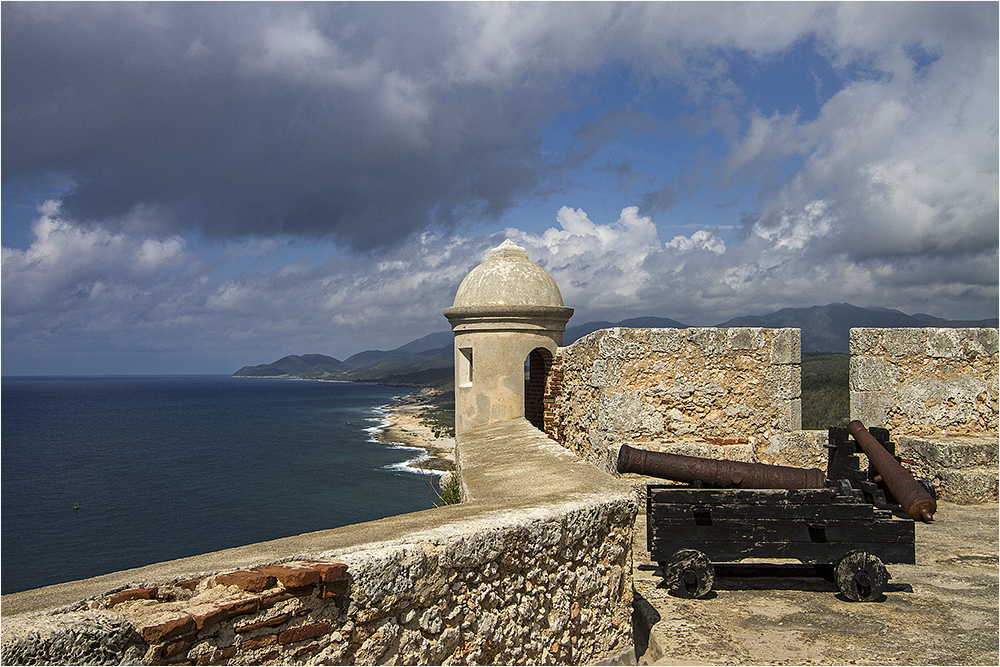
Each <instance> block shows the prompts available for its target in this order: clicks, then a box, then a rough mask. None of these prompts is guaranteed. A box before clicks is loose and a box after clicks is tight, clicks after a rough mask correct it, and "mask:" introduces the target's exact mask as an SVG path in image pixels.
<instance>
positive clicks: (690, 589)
mask: <svg viewBox="0 0 1000 667" xmlns="http://www.w3.org/2000/svg"><path fill="white" fill-rule="evenodd" d="M660 568H661V569H662V570H663V583H664V584H666V586H667V590H669V591H670V592H671V593H673V594H674V595H677V596H678V597H682V598H700V597H703V596H705V595H707V594H708V592H709V591H710V590H712V584H713V583H715V567H714V566H713V565H712V561H711V560H709V558H708V556H706V555H705V554H703V553H702V552H700V551H696V550H695V549H682V550H680V551H678V552H676V553H675V554H674V555H673V556H671V557H670V560H668V561H664V562H662V563H660Z"/></svg>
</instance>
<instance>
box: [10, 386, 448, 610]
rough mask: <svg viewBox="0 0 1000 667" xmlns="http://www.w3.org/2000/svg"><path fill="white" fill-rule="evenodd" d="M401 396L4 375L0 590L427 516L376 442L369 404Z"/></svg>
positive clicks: (417, 488)
mask: <svg viewBox="0 0 1000 667" xmlns="http://www.w3.org/2000/svg"><path fill="white" fill-rule="evenodd" d="M410 391H411V390H408V389H405V388H398V387H395V388H394V387H380V386H374V385H362V384H345V383H333V382H304V381H295V380H278V379H253V378H230V377H224V376H193V377H181V376H175V377H169V376H167V377H117V378H110V377H101V378H4V379H3V380H2V404H0V413H2V433H0V435H2V449H0V451H2V467H0V475H2V493H0V499H2V514H0V527H2V541H0V558H2V570H0V579H2V592H3V593H11V592H14V591H19V590H25V589H29V588H36V587H38V586H45V585H48V584H53V583H59V582H62V581H72V580H75V579H81V578H85V577H92V576H96V575H99V574H104V573H107V572H113V571H116V570H121V569H126V568H131V567H138V566H141V565H147V564H149V563H155V562H159V561H163V560H169V559H173V558H180V557H183V556H191V555H194V554H199V553H203V552H207V551H214V550H218V549H225V548H228V547H234V546H239V545H242V544H249V543H252V542H259V541H262V540H270V539H274V538H278V537H287V536H289V535H297V534H299V533H305V532H309V531H314V530H321V529H324V528H333V527H337V526H343V525H347V524H351V523H357V522H360V521H369V520H372V519H377V518H381V517H385V516H391V515H394V514H401V513H404V512H411V511H415V510H420V509H427V508H429V507H432V506H433V501H434V499H435V496H434V494H433V492H432V490H431V487H430V484H429V480H428V479H427V478H425V476H424V475H421V474H415V473H413V472H405V471H403V470H401V469H400V466H399V465H398V464H400V463H401V462H403V461H405V460H406V459H408V458H412V457H413V456H414V455H415V454H414V452H413V451H412V450H400V449H393V448H391V447H389V446H387V445H385V444H382V443H378V442H374V441H373V434H374V429H375V428H377V426H378V425H379V424H380V423H381V419H380V412H379V411H378V409H377V408H378V406H383V405H386V404H388V403H391V402H392V400H393V399H394V398H396V397H398V396H401V395H403V394H407V393H409V392H410ZM394 466H395V467H394ZM76 505H79V508H78V509H75V506H76Z"/></svg>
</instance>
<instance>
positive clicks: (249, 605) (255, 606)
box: [194, 598, 261, 630]
mask: <svg viewBox="0 0 1000 667" xmlns="http://www.w3.org/2000/svg"><path fill="white" fill-rule="evenodd" d="M260 610H261V601H260V599H259V598H250V599H249V600H237V601H236V602H230V603H228V604H224V605H221V606H219V607H216V608H215V610H214V611H210V612H208V613H207V614H202V615H200V616H195V617H194V622H195V625H196V627H197V628H198V629H199V630H204V629H205V628H208V627H211V626H213V625H215V624H216V623H221V622H222V621H225V620H227V619H230V618H235V617H236V616H245V615H246V614H255V613H257V612H258V611H260Z"/></svg>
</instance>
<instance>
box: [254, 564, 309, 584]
mask: <svg viewBox="0 0 1000 667" xmlns="http://www.w3.org/2000/svg"><path fill="white" fill-rule="evenodd" d="M254 570H256V571H257V572H263V573H264V574H269V575H272V576H274V577H276V578H277V579H278V581H280V582H281V584H282V585H283V586H284V587H285V588H299V587H301V586H308V585H310V584H315V583H317V582H319V572H317V571H316V570H314V569H312V568H311V567H294V566H290V565H264V566H263V567H255V568H254Z"/></svg>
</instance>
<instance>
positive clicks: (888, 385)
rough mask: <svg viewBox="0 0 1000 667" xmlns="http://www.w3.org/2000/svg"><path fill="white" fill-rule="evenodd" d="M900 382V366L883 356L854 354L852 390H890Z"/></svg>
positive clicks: (851, 375) (852, 359)
mask: <svg viewBox="0 0 1000 667" xmlns="http://www.w3.org/2000/svg"><path fill="white" fill-rule="evenodd" d="M898 382H899V370H898V368H897V367H896V366H895V365H894V364H892V363H891V362H889V361H887V360H886V359H884V358H882V357H859V356H852V357H851V363H850V383H851V390H852V391H890V390H892V389H894V388H895V385H896V384H897V383H898Z"/></svg>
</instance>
